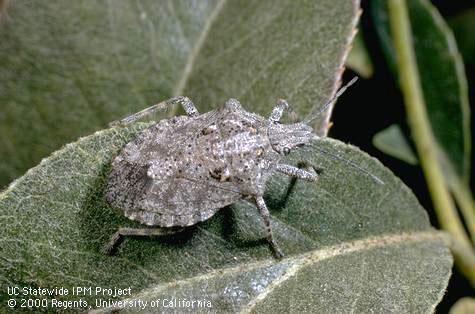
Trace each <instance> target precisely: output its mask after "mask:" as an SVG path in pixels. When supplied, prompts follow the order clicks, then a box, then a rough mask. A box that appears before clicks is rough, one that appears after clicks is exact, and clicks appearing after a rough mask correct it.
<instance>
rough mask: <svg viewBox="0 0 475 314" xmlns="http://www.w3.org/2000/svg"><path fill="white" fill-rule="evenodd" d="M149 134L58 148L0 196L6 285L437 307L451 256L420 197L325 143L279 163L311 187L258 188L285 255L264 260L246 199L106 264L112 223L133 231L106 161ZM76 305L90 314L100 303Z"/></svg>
mask: <svg viewBox="0 0 475 314" xmlns="http://www.w3.org/2000/svg"><path fill="white" fill-rule="evenodd" d="M147 125H148V124H144V123H141V124H136V125H134V126H132V127H129V128H115V129H108V130H104V131H100V132H97V133H95V134H93V135H91V136H88V137H86V138H82V139H80V140H79V141H77V142H75V143H72V144H68V145H66V146H65V147H64V148H63V149H61V150H59V151H57V152H55V153H54V154H53V155H52V156H51V157H49V158H47V159H44V160H43V161H42V162H41V163H40V164H39V165H38V166H37V167H35V168H32V169H30V170H29V171H28V172H27V174H26V175H24V176H23V177H21V178H19V179H18V180H16V181H14V182H13V183H12V184H11V185H10V186H9V188H8V189H7V190H5V191H4V192H3V193H2V194H0V217H2V220H1V221H0V223H1V226H0V239H1V241H2V245H1V246H0V256H1V258H2V262H1V263H0V267H1V268H0V284H1V286H2V287H3V289H5V287H7V286H20V287H23V286H27V287H30V286H31V287H55V286H58V287H66V288H68V289H72V287H75V286H87V287H88V286H92V287H103V288H114V287H117V288H122V289H123V288H128V287H131V291H132V295H131V296H130V297H129V296H127V298H142V299H143V300H151V299H152V298H161V299H162V300H163V298H168V299H170V298H172V297H175V298H177V299H180V298H186V299H195V300H198V299H199V300H203V299H205V300H209V301H210V302H211V303H212V306H213V309H212V310H213V311H216V312H235V311H240V310H255V311H258V312H263V313H267V312H274V313H276V312H283V311H285V312H288V311H290V310H292V311H298V312H300V311H304V312H305V311H306V312H310V311H317V312H331V313H333V312H341V311H348V310H349V309H354V310H355V311H356V312H368V311H370V310H373V311H376V312H409V311H413V312H431V311H432V310H433V309H434V307H435V305H436V304H437V303H438V302H439V301H440V299H441V297H442V295H443V292H444V289H445V287H446V285H447V281H448V278H449V276H450V269H451V266H452V258H451V255H450V254H449V252H448V249H447V248H446V246H445V245H444V243H443V239H442V238H441V236H440V235H439V234H437V233H435V232H434V231H433V229H432V228H431V227H430V225H429V221H428V218H427V214H426V213H425V211H424V210H423V208H422V207H421V206H420V205H419V203H418V201H417V199H416V197H415V196H414V195H413V194H412V193H411V192H410V190H409V189H408V188H407V187H406V186H404V184H403V183H402V182H401V181H400V180H399V179H397V178H396V177H395V176H394V175H393V174H392V173H391V172H390V171H389V170H388V169H386V168H385V167H384V166H382V165H381V163H379V162H378V161H377V160H375V159H373V158H371V157H369V156H368V155H366V154H365V153H363V152H361V151H359V150H358V149H357V148H355V147H352V146H349V145H346V144H343V143H341V142H338V141H336V140H331V139H323V140H315V141H313V142H312V143H311V145H309V146H306V147H303V148H302V149H300V150H298V151H296V152H294V153H292V154H290V155H289V156H288V157H287V160H286V162H289V163H292V164H296V163H297V162H298V161H299V160H306V161H308V162H310V163H312V164H314V165H318V167H321V168H322V169H323V173H322V174H321V175H320V180H319V181H318V183H309V182H303V181H300V180H298V181H292V180H291V179H289V177H287V176H284V175H277V174H276V175H275V176H273V177H272V179H271V180H270V181H269V182H268V185H267V188H266V194H265V200H266V202H267V204H268V206H269V208H270V212H271V215H272V224H273V230H274V234H275V236H276V239H277V241H278V243H279V244H280V245H281V247H282V249H283V251H284V252H285V253H286V258H284V259H282V260H275V259H274V258H273V257H272V255H271V251H270V250H269V248H268V246H267V244H266V241H265V240H264V241H262V238H263V237H264V236H265V232H264V229H265V228H264V226H263V224H262V221H261V220H260V216H259V214H258V212H257V210H256V208H255V207H254V206H253V205H252V204H250V203H248V202H247V201H241V202H239V203H237V204H235V205H233V206H230V207H229V208H225V209H223V210H221V211H220V212H218V214H216V215H215V216H214V217H212V218H211V219H209V220H208V221H206V222H203V223H200V224H198V225H197V226H194V227H190V228H189V229H188V230H187V231H185V232H184V233H181V234H179V235H177V236H172V237H169V238H166V239H140V238H128V239H126V240H125V241H124V243H122V246H121V247H120V249H119V252H118V255H117V256H114V257H110V256H105V255H103V254H102V253H101V249H102V247H103V245H104V244H105V243H106V242H107V241H108V240H109V237H110V236H111V235H112V233H113V232H114V231H116V230H117V228H118V227H120V226H137V225H138V224H136V223H133V222H132V221H130V220H128V219H126V218H125V217H123V215H122V213H121V212H120V210H117V209H113V208H110V207H109V206H108V205H107V204H106V203H105V201H104V195H103V193H104V185H105V181H106V177H107V175H108V172H109V171H110V163H111V158H112V157H113V156H115V155H116V154H117V153H118V151H119V150H120V149H121V147H122V146H123V145H124V144H125V143H127V142H128V141H130V140H131V139H132V138H134V136H135V135H136V134H137V133H138V132H139V131H140V130H143V129H144V128H145V127H146V126H147ZM330 154H331V155H330ZM335 158H336V159H335ZM354 165H357V167H359V168H361V169H365V170H366V171H369V172H370V173H371V174H372V175H373V176H376V177H378V178H379V179H380V180H382V181H383V182H384V184H380V183H378V182H377V181H376V180H374V178H372V177H371V176H369V175H367V174H366V173H364V172H363V171H362V170H361V169H357V168H356V167H355V166H354ZM70 291H71V290H70ZM7 297H8V296H7V294H6V293H2V294H1V297H0V304H1V306H5V304H6V298H7ZM57 298H59V299H63V300H64V299H68V300H78V299H79V297H78V296H73V295H71V294H70V295H68V296H66V297H57ZM81 298H82V299H83V300H85V301H87V302H89V304H90V305H92V308H95V304H94V303H93V302H94V300H95V299H98V297H97V296H95V295H85V296H81ZM102 299H108V298H102ZM162 309H163V308H162ZM130 310H132V311H133V310H134V309H130ZM152 310H153V309H151V308H149V309H148V311H152ZM205 310H206V309H205Z"/></svg>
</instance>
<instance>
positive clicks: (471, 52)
mask: <svg viewBox="0 0 475 314" xmlns="http://www.w3.org/2000/svg"><path fill="white" fill-rule="evenodd" d="M448 22H449V25H450V28H451V29H452V31H453V32H454V36H455V39H457V46H458V47H459V49H460V53H461V54H462V56H463V60H464V61H465V63H466V64H472V65H475V41H474V40H473V33H474V32H475V8H471V9H469V10H465V11H463V12H462V13H460V14H458V15H456V16H454V17H451V18H449V20H448Z"/></svg>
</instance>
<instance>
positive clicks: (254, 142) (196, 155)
mask: <svg viewBox="0 0 475 314" xmlns="http://www.w3.org/2000/svg"><path fill="white" fill-rule="evenodd" d="M355 81H356V77H355V78H354V79H353V80H351V81H350V82H349V83H348V84H347V85H346V86H344V87H342V88H341V89H340V90H339V91H338V92H337V93H336V95H335V96H334V97H333V98H332V99H330V100H329V101H328V102H327V103H326V104H325V105H324V106H323V107H322V109H321V110H320V111H319V112H317V113H313V114H310V115H309V116H308V117H307V118H306V119H304V120H303V121H301V122H297V123H291V124H281V123H280V122H279V121H280V119H281V117H282V115H283V112H284V111H285V110H287V109H288V108H289V105H288V103H287V102H286V101H285V100H279V101H278V103H277V105H276V106H275V107H274V109H273V110H272V113H271V114H270V116H269V118H267V119H265V118H263V117H261V116H259V115H257V114H254V113H250V112H247V111H246V110H244V108H243V107H242V106H241V104H240V103H239V102H238V101H237V100H235V99H229V100H228V101H227V102H226V103H225V104H224V105H223V106H221V107H219V108H217V109H215V110H213V111H210V112H207V113H204V114H199V113H198V111H197V109H196V108H195V106H194V105H193V103H192V102H191V100H190V99H188V98H187V97H183V96H179V97H175V98H171V99H170V100H167V101H165V102H161V103H159V104H156V105H154V106H152V107H149V108H147V109H144V110H142V111H140V112H138V113H136V114H134V115H132V116H129V117H127V118H125V119H122V120H120V121H118V122H116V123H115V124H116V125H127V124H130V123H132V122H134V121H136V120H138V119H141V118H142V117H144V116H146V115H148V114H150V113H152V112H155V111H158V110H164V109H167V108H169V107H170V106H173V105H177V104H179V105H181V106H182V107H183V109H184V110H185V112H186V116H176V117H173V118H170V119H164V120H161V121H159V122H158V123H156V124H154V125H152V126H151V127H149V128H147V129H145V130H144V131H142V132H141V133H140V134H139V135H138V136H137V137H136V138H135V139H134V140H133V141H131V142H129V143H128V144H126V145H125V147H124V148H123V149H122V151H121V152H120V154H119V155H118V156H117V157H116V158H115V159H114V161H113V163H112V171H111V173H110V175H109V177H108V181H107V185H106V189H105V197H106V200H107V201H108V202H109V203H110V204H111V205H112V206H114V207H117V208H120V209H122V210H123V211H124V214H125V216H126V217H128V218H129V219H132V220H135V221H138V222H140V223H142V224H144V225H147V226H149V227H145V228H119V229H118V230H117V232H116V233H115V234H114V235H113V236H112V238H111V240H110V242H109V243H107V244H106V246H105V252H106V253H107V254H111V255H112V254H114V253H115V251H116V249H117V247H118V246H119V245H120V243H121V241H122V240H123V238H124V237H125V236H153V235H164V234H171V233H175V232H177V231H179V229H180V228H184V227H187V226H191V225H194V224H196V223H198V222H201V221H204V220H207V219H209V218H210V217H211V216H213V215H214V214H215V213H216V212H217V211H218V210H219V209H221V208H223V207H224V206H227V205H230V204H233V203H235V202H237V201H239V200H241V199H243V198H249V199H252V200H254V202H255V204H256V206H257V208H258V210H259V212H260V215H261V217H262V220H263V222H264V224H265V228H266V235H267V240H268V242H269V244H270V246H271V248H272V249H273V252H274V253H275V255H276V256H277V257H278V258H280V257H282V256H283V253H282V251H281V249H280V248H279V246H278V244H277V242H276V240H275V239H274V236H273V233H272V228H271V221H270V214H269V210H268V208H267V206H266V203H265V202H264V199H263V195H264V189H265V184H266V181H267V180H268V179H269V177H270V176H271V175H272V174H273V173H274V172H281V173H284V174H286V175H289V176H292V177H296V178H299V179H303V180H307V181H310V182H316V181H317V179H318V173H317V171H311V170H310V169H308V168H311V167H307V168H305V169H304V168H298V167H294V166H291V165H287V164H284V163H281V162H280V161H281V158H282V157H283V156H284V155H288V154H289V153H290V152H291V151H292V150H294V149H295V148H297V147H300V146H303V145H305V144H307V143H308V142H309V141H310V140H311V139H312V138H314V137H315V136H316V135H315V134H314V133H313V129H312V128H311V127H310V126H309V123H310V122H311V121H312V120H313V119H315V118H316V117H317V116H318V115H320V114H321V113H322V112H323V111H324V110H326V109H327V108H328V106H329V105H330V104H331V103H333V102H334V101H335V100H336V98H338V97H339V96H340V95H341V94H342V93H343V92H344V91H345V89H346V88H347V87H349V86H350V85H351V84H353V83H354V82H355ZM303 163H305V161H303ZM313 168H314V170H317V169H316V168H315V167H313ZM152 226H153V227H155V228H151V227H152Z"/></svg>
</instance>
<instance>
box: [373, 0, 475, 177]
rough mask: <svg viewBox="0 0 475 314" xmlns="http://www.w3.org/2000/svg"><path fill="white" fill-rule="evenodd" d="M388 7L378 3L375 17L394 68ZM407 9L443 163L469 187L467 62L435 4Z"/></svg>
mask: <svg viewBox="0 0 475 314" xmlns="http://www.w3.org/2000/svg"><path fill="white" fill-rule="evenodd" d="M386 4H387V3H386V1H381V0H377V1H374V2H373V3H372V13H373V17H374V19H375V24H376V27H377V31H378V34H379V37H380V40H381V44H382V46H383V48H384V49H383V50H384V51H385V53H386V56H387V58H388V60H389V61H390V62H389V64H390V65H392V67H393V68H394V67H395V54H394V48H393V47H392V39H391V36H390V32H389V24H388V18H387V8H386ZM407 5H408V11H409V17H410V20H411V27H412V35H413V38H414V41H413V45H414V51H415V53H416V59H417V65H418V70H419V75H420V78H421V83H422V88H423V92H424V98H425V104H426V106H427V107H426V109H427V114H428V116H429V119H430V122H431V125H432V131H433V133H434V135H435V139H436V140H437V142H438V146H439V147H440V148H441V151H440V159H441V162H442V163H443V164H444V169H446V171H447V172H451V174H450V175H451V176H456V177H458V178H459V180H460V181H465V182H467V180H468V179H469V175H470V161H471V157H470V156H471V155H470V154H471V147H470V141H471V140H470V136H471V135H470V109H469V104H468V94H467V82H466V77H465V73H464V69H463V67H464V66H463V62H462V59H461V57H460V54H459V52H458V49H457V45H456V42H455V40H454V37H453V34H452V32H451V30H450V29H449V27H448V26H447V24H446V23H445V21H444V20H443V18H442V17H441V16H440V14H439V12H438V11H437V9H436V8H434V7H433V6H432V5H431V4H430V2H429V1H427V0H414V1H407Z"/></svg>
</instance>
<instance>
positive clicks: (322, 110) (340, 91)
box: [302, 76, 358, 124]
mask: <svg viewBox="0 0 475 314" xmlns="http://www.w3.org/2000/svg"><path fill="white" fill-rule="evenodd" d="M357 80H358V77H357V76H355V77H354V78H352V79H351V81H349V82H348V83H346V85H345V86H343V87H342V88H340V89H339V90H338V91H337V92H336V94H335V95H334V96H333V97H332V98H330V100H329V101H327V102H326V104H325V105H323V107H322V108H321V109H320V110H319V111H317V112H315V113H313V114H312V113H310V114H309V115H308V117H307V118H305V119H304V120H303V121H302V122H303V123H305V124H309V123H310V122H312V121H313V120H315V119H316V118H318V117H319V116H320V115H321V114H322V113H323V112H324V111H325V110H327V109H328V107H330V105H331V104H332V103H333V102H334V101H335V100H337V98H338V97H340V96H341V94H343V93H344V92H345V91H346V89H347V88H348V87H350V86H351V85H353V84H354V83H355V82H356V81H357Z"/></svg>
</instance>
